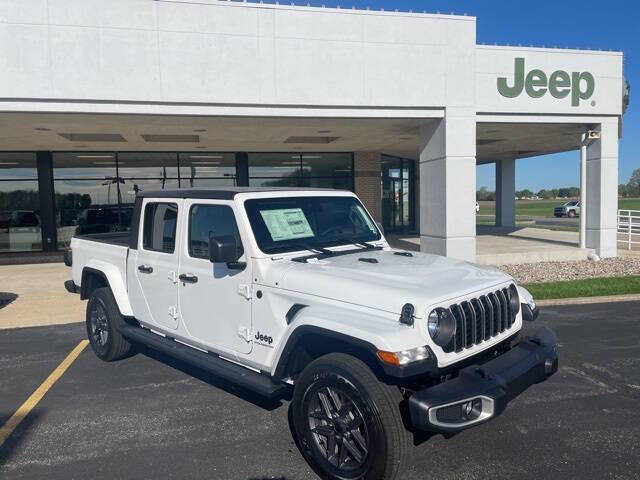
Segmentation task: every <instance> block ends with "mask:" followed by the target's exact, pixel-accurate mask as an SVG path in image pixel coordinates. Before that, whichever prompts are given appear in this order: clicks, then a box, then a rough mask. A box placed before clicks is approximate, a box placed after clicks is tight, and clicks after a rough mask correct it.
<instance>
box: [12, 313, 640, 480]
mask: <svg viewBox="0 0 640 480" xmlns="http://www.w3.org/2000/svg"><path fill="white" fill-rule="evenodd" d="M639 312H640V302H628V303H610V304H599V305H582V306H562V307H545V308H544V309H543V311H542V314H541V319H542V320H541V321H539V323H541V324H547V325H550V326H551V327H553V328H554V329H555V330H556V332H557V334H558V337H559V339H560V361H561V367H560V370H559V372H558V373H557V374H556V375H555V376H554V377H552V378H551V379H550V380H548V381H547V382H545V383H543V384H540V385H535V386H533V387H532V388H531V389H529V390H528V391H527V392H525V393H524V394H523V395H522V396H521V397H519V398H518V399H516V400H515V401H514V402H513V403H512V404H510V406H509V407H508V408H507V410H506V412H505V413H504V414H503V415H502V416H501V417H499V418H497V419H495V420H494V421H492V422H489V423H488V424H485V425H482V426H479V427H477V428H475V429H471V430H468V431H466V432H463V433H462V434H460V435H458V436H456V437H453V438H451V439H448V440H445V439H444V438H442V437H440V436H436V437H432V438H431V439H429V440H428V441H427V442H425V443H423V444H421V445H419V446H418V447H415V449H414V454H413V456H412V462H411V464H410V467H409V470H408V472H407V474H406V475H405V477H404V478H406V479H407V480H412V479H424V478H432V479H444V478H447V479H475V478H478V479H479V478H493V479H503V478H504V479H507V478H509V479H512V478H521V479H540V478H563V479H566V478H581V479H584V478H616V479H623V478H629V479H631V478H638V477H639V476H640V321H639V320H640V314H639ZM84 337H85V331H84V326H83V325H82V324H71V325H59V326H51V327H35V328H23V329H15V330H5V331H1V332H0V371H1V372H2V373H1V375H0V392H1V393H0V425H2V424H4V422H5V421H6V420H7V419H8V418H9V417H10V416H11V415H12V414H13V413H14V412H15V411H16V409H17V408H18V407H19V406H20V405H21V404H22V402H24V400H25V399H26V398H27V397H29V395H31V393H32V392H33V391H34V390H35V389H36V388H38V386H39V385H40V384H41V383H42V381H43V380H44V379H45V378H46V377H47V375H49V373H50V372H51V371H52V370H53V369H54V368H55V367H56V366H57V365H58V364H59V363H60V362H61V361H62V359H64V358H65V357H66V355H67V354H68V353H69V352H70V351H71V350H72V349H73V348H74V347H75V346H76V345H77V344H78V342H79V341H80V340H82V339H83V338H84ZM287 412H288V402H287V401H283V402H279V403H276V404H273V403H271V404H265V403H264V402H262V401H260V399H259V398H256V397H253V396H251V395H248V394H245V393H242V392H238V391H234V389H233V387H231V386H229V385H226V384H223V383H221V382H219V381H217V380H216V379H214V378H212V377H210V376H208V375H207V374H203V373H201V372H199V371H196V370H194V369H192V368H190V367H188V366H185V365H182V364H178V363H175V362H173V361H172V360H170V359H167V358H166V357H161V356H159V355H157V354H153V353H150V352H147V353H144V354H138V355H136V356H135V357H132V358H129V359H126V360H123V361H120V362H116V363H111V364H107V363H103V362H101V361H99V360H98V359H97V358H96V357H95V356H94V355H93V353H92V352H91V350H90V349H89V347H87V349H86V350H84V351H83V352H82V353H81V354H80V356H79V357H78V358H77V360H75V362H74V363H73V364H72V365H71V366H70V368H69V369H68V370H67V371H66V373H64V375H63V376H62V377H61V378H60V379H59V380H58V381H57V383H55V384H54V385H53V387H52V388H51V389H50V390H49V392H48V393H47V394H46V395H45V396H44V398H43V399H42V400H41V401H40V403H38V404H37V406H36V407H35V408H34V410H33V411H31V412H30V413H29V415H28V416H27V417H26V418H25V419H24V420H23V421H22V423H21V424H20V425H19V426H18V427H17V429H16V430H15V431H14V432H13V434H12V435H11V436H10V437H9V438H8V440H7V441H6V442H5V443H4V444H3V445H2V446H1V447H0V478H3V479H20V478H29V479H37V478H47V479H50V480H52V479H72V478H82V479H84V478H93V479H102V478H104V479H111V478H136V479H139V478H154V479H157V478H208V479H243V480H244V479H262V478H286V479H312V478H314V476H313V475H312V473H311V471H310V470H309V468H308V467H307V466H306V464H305V462H304V461H303V459H302V457H301V455H300V454H299V452H298V450H297V449H296V447H295V444H294V442H293V440H292V438H291V434H290V430H289V426H288V420H287V419H288V414H287Z"/></svg>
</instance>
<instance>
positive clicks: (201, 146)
mask: <svg viewBox="0 0 640 480" xmlns="http://www.w3.org/2000/svg"><path fill="white" fill-rule="evenodd" d="M196 148H207V147H205V146H199V147H196Z"/></svg>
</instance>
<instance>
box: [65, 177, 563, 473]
mask: <svg viewBox="0 0 640 480" xmlns="http://www.w3.org/2000/svg"><path fill="white" fill-rule="evenodd" d="M65 262H66V263H67V265H69V266H71V267H72V277H73V279H72V280H68V281H67V282H65V287H66V288H67V290H68V291H70V292H73V293H80V297H81V298H82V299H88V300H89V301H88V303H87V315H86V325H87V334H88V337H89V340H90V343H91V346H92V348H93V350H94V352H95V353H96V355H97V356H98V357H99V358H101V359H103V360H106V361H113V360H118V359H121V358H124V357H126V356H128V355H130V354H132V353H133V352H134V349H135V346H136V345H138V344H144V345H146V346H147V347H150V348H152V349H155V350H158V351H160V352H164V353H166V354H168V355H170V356H173V357H177V358H178V359H180V360H182V361H184V362H188V363H190V364H193V365H195V366H197V367H199V368H201V369H204V370H206V371H208V372H211V373H213V374H215V375H217V376H219V377H221V378H223V379H225V380H227V381H230V382H233V383H235V384H236V385H238V386H240V387H242V388H245V389H248V390H251V391H253V392H257V393H258V394H260V395H264V396H265V397H271V398H277V397H284V398H290V399H291V410H292V420H293V426H294V430H295V435H296V437H297V438H296V440H297V443H298V445H299V447H300V450H301V452H302V454H303V455H304V457H305V459H306V460H307V461H308V462H309V464H310V465H311V467H312V468H313V469H314V470H315V471H316V472H317V473H318V474H319V475H320V476H321V477H323V478H331V479H363V478H366V479H367V480H374V479H393V478H399V477H400V476H401V473H400V472H401V471H402V468H403V466H404V465H405V463H406V462H405V461H406V457H407V456H408V455H409V454H410V446H411V445H412V443H415V442H416V441H417V440H416V439H418V438H420V437H421V436H422V437H424V436H425V435H428V434H432V433H441V434H444V435H445V436H449V435H452V434H455V433H457V432H460V431H462V430H464V429H467V428H470V427H472V426H475V425H478V424H480V423H483V422H486V421H488V420H491V419H492V418H494V417H496V416H497V415H499V414H500V413H502V411H503V410H504V409H505V407H506V406H507V403H508V402H509V401H510V400H512V399H513V398H514V397H516V396H517V395H519V394H520V393H522V392H523V391H524V390H525V389H527V388H528V387H529V386H530V385H532V384H534V383H538V382H542V381H544V380H545V379H546V378H548V377H549V376H550V375H552V374H553V373H554V372H556V370H557V368H558V360H557V351H556V337H555V335H554V333H553V332H552V331H551V330H549V329H547V328H541V329H539V330H538V331H537V333H536V334H535V335H534V336H532V337H521V336H520V335H519V332H520V330H521V328H522V324H523V320H528V321H533V320H535V318H536V316H537V313H538V309H537V308H536V306H535V303H534V301H533V299H532V297H531V295H530V294H529V293H528V292H527V291H526V290H525V289H523V288H521V287H519V286H517V285H516V284H515V283H514V281H513V279H512V278H511V277H509V276H508V275H506V274H504V273H501V272H499V271H497V270H494V269H491V268H486V267H482V266H479V265H475V264H472V263H467V262H463V261H459V260H453V259H450V258H446V257H441V256H436V255H429V254H423V253H412V252H407V251H403V250H398V249H394V248H391V247H390V246H389V244H388V243H387V242H386V241H385V239H384V236H383V233H382V232H381V229H380V228H379V227H378V226H377V225H376V223H375V222H374V221H373V220H372V218H371V216H370V215H369V213H368V212H367V211H366V210H365V208H364V207H363V206H362V204H361V203H360V201H359V200H358V198H357V197H356V196H355V195H354V194H353V193H351V192H346V191H335V190H311V189H304V190H300V189H273V188H272V189H251V188H230V189H215V190H208V189H185V190H163V191H155V192H152V191H149V192H139V193H138V195H137V197H136V200H135V206H134V214H133V219H132V224H131V231H130V232H125V233H107V234H94V235H87V236H81V237H74V238H73V239H72V241H71V250H70V252H68V254H67V255H66V258H65Z"/></svg>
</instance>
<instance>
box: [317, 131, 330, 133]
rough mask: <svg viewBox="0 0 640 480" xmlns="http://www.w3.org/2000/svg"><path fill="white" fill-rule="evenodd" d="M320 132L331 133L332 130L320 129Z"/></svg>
mask: <svg viewBox="0 0 640 480" xmlns="http://www.w3.org/2000/svg"><path fill="white" fill-rule="evenodd" d="M318 133H331V130H318Z"/></svg>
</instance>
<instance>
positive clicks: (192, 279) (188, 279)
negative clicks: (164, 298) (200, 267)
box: [178, 273, 198, 283]
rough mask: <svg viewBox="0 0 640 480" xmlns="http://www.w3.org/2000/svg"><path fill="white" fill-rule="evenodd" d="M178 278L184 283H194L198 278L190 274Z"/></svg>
mask: <svg viewBox="0 0 640 480" xmlns="http://www.w3.org/2000/svg"><path fill="white" fill-rule="evenodd" d="M178 278H179V279H180V281H181V282H184V283H196V282H197V281H198V277H196V276H195V275H192V274H191V273H183V274H181V275H180V276H179V277H178Z"/></svg>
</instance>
